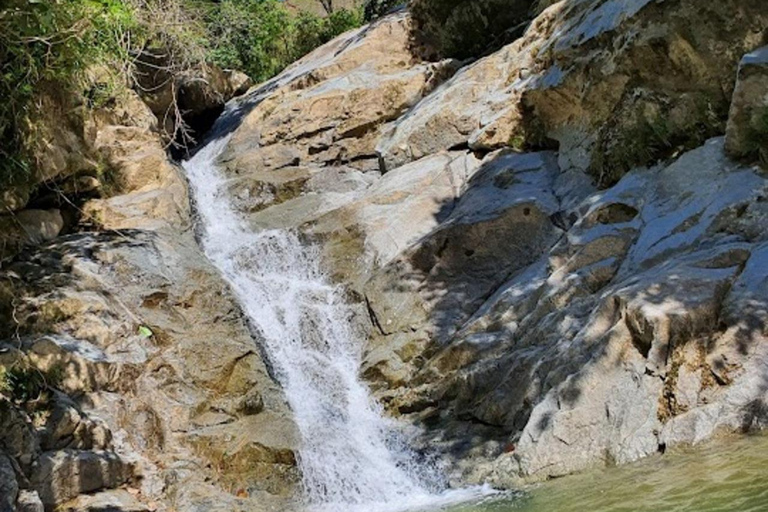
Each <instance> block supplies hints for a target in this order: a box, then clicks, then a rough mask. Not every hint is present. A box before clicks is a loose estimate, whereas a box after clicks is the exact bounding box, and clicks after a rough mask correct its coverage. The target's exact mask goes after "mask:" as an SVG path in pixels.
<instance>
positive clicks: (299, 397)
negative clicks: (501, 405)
mask: <svg viewBox="0 0 768 512" xmlns="http://www.w3.org/2000/svg"><path fill="white" fill-rule="evenodd" d="M227 140H228V139H227V138H226V137H224V138H221V139H219V140H215V141H213V142H211V143H209V144H208V145H207V146H206V147H204V148H202V149H201V150H200V151H199V152H198V153H197V154H196V155H195V156H194V157H193V158H192V159H190V160H189V161H187V162H186V163H185V164H184V168H185V169H186V171H187V175H188V178H189V181H190V183H191V186H192V189H193V193H194V196H195V199H196V202H197V208H198V213H199V216H200V219H201V220H202V225H203V230H204V233H203V236H202V245H203V249H204V250H205V252H206V254H207V256H208V258H209V259H210V260H211V261H212V262H213V264H214V265H216V266H217V267H218V268H219V270H220V271H221V272H222V274H223V275H224V277H225V278H226V279H227V280H228V281H229V283H230V285H231V286H232V288H233V289H234V290H235V293H236V294H237V296H238V298H239V300H240V302H241V304H242V306H243V309H244V310H245V312H246V314H247V315H248V316H249V317H250V319H251V321H252V322H253V324H254V325H255V326H256V328H257V329H258V330H259V331H260V333H261V335H262V339H263V343H264V345H265V349H266V351H267V353H268V356H269V358H270V361H271V363H272V364H273V366H274V367H275V370H276V373H277V377H278V379H279V381H280V384H281V385H282V386H283V389H284V391H285V394H286V396H287V398H288V402H289V404H290V406H291V409H292V410H293V413H294V415H295V421H296V423H297V425H298V427H299V430H300V432H301V436H302V446H301V447H300V451H299V464H300V469H301V472H302V475H303V486H304V492H305V496H306V498H307V501H308V503H309V505H310V506H311V507H312V508H313V509H320V510H333V511H354V510H360V511H361V512H362V511H365V512H373V511H381V510H405V509H414V508H419V507H423V506H426V505H428V504H433V505H434V504H436V503H437V502H445V501H455V498H456V496H455V495H452V494H450V493H449V495H446V494H442V495H439V494H437V492H438V490H439V487H440V486H439V484H438V482H439V479H438V478H436V476H435V475H436V473H437V472H436V471H434V469H433V468H431V467H430V465H429V464H424V463H421V464H419V463H417V462H416V461H415V457H414V454H413V453H412V452H411V451H410V450H409V449H408V448H407V445H406V443H404V442H403V441H402V439H400V437H399V436H398V432H397V429H396V428H394V424H393V423H392V422H391V421H390V420H387V419H386V418H384V416H383V415H382V414H381V411H380V409H379V407H378V406H377V405H376V404H375V402H373V400H371V398H370V396H369V393H368V389H367V388H366V386H365V385H364V384H363V383H361V382H360V380H359V379H358V371H359V369H360V360H361V346H360V345H361V344H360V343H359V341H358V340H355V338H354V336H353V333H352V329H351V327H350V315H351V310H350V308H349V307H348V306H347V305H346V304H345V303H344V301H343V299H342V297H341V294H340V291H339V289H337V287H335V286H332V285H331V284H329V283H328V281H327V279H326V278H325V276H324V275H323V273H322V271H321V270H320V268H319V263H318V255H317V253H316V250H314V248H312V247H306V246H304V245H302V244H301V243H300V241H299V240H298V237H297V236H296V235H295V234H293V233H291V232H289V231H265V232H259V233H254V232H253V231H252V230H250V229H249V228H248V226H247V223H246V222H245V221H244V219H242V218H241V217H240V216H239V215H238V214H237V213H236V212H235V211H234V209H233V208H232V207H231V204H230V199H229V197H228V194H227V192H226V187H225V185H226V179H225V178H224V177H223V176H222V175H221V173H220V172H219V171H218V169H217V168H216V165H215V164H216V159H217V158H218V156H219V155H220V153H221V151H222V150H223V148H224V147H225V146H226V143H227Z"/></svg>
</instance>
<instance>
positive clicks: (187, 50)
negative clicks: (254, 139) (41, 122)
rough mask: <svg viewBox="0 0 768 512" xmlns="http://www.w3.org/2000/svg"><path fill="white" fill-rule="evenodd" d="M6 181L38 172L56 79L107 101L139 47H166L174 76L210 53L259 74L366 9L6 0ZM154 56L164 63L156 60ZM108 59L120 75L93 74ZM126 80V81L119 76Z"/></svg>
mask: <svg viewBox="0 0 768 512" xmlns="http://www.w3.org/2000/svg"><path fill="white" fill-rule="evenodd" d="M0 2H2V7H0V98H2V101H0V187H2V188H5V187H8V186H12V185H15V184H21V183H24V182H27V181H30V179H31V178H32V175H33V169H32V164H31V163H30V161H29V160H30V158H29V155H28V154H26V153H27V148H28V147H29V146H30V144H29V143H30V139H31V138H34V137H35V130H34V129H33V128H34V123H35V118H36V117H39V116H37V112H36V110H35V109H36V104H37V102H36V101H35V99H36V97H37V95H39V94H40V92H41V90H42V89H44V88H45V87H46V84H47V85H48V86H49V87H50V88H52V89H53V90H60V89H61V88H68V89H70V91H71V92H75V93H78V94H82V96H83V99H84V104H85V105H86V106H88V107H90V108H102V107H104V106H106V105H108V104H109V101H110V99H111V98H112V97H114V95H115V94H116V90H115V89H117V88H119V87H125V85H126V84H127V83H129V82H131V79H134V80H133V82H134V83H136V82H137V80H135V79H136V75H135V74H134V72H135V69H136V67H135V65H136V58H137V56H138V58H139V59H141V58H142V57H141V56H142V55H146V54H153V55H161V56H162V59H163V60H162V63H161V65H162V67H163V71H164V72H165V73H167V74H168V75H169V76H171V77H172V76H174V75H176V74H180V73H184V72H186V71H188V70H190V69H194V68H199V67H200V66H202V65H204V63H205V61H208V62H213V63H216V64H218V65H220V66H222V67H225V68H234V69H239V70H241V71H244V72H246V73H248V74H249V75H251V77H252V78H253V79H254V80H256V81H263V80H266V79H268V78H271V77H272V76H274V75H275V74H277V73H278V72H280V71H281V70H282V69H283V68H285V67H286V66H287V65H288V64H290V63H291V62H293V61H294V60H296V59H298V58H299V57H301V56H302V55H304V54H305V53H307V52H309V51H311V50H312V49H314V48H315V47H317V46H318V45H320V44H323V43H325V42H327V41H328V40H330V39H332V38H333V37H335V36H336V35H338V34H340V33H341V32H344V31H346V30H348V29H350V28H352V27H355V26H358V25H360V23H361V22H362V14H361V13H359V12H357V11H349V10H344V9H341V10H338V11H336V12H334V13H333V14H331V15H330V16H328V17H327V18H320V17H317V16H314V15H311V14H296V13H294V12H291V11H289V10H288V8H287V7H286V6H285V4H284V3H283V2H281V1H279V0H221V1H220V2H214V1H211V0H0ZM150 64H151V65H154V63H150ZM100 65H101V66H103V68H105V69H108V70H109V71H110V72H111V73H113V74H114V75H115V76H117V77H118V78H117V80H115V83H109V82H108V83H96V84H93V83H88V81H87V71H89V70H91V69H94V67H96V66H100ZM118 82H119V84H117V83H118Z"/></svg>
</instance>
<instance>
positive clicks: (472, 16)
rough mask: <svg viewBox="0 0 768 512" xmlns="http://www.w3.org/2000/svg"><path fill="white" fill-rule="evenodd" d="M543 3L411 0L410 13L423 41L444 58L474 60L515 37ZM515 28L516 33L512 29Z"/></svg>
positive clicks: (526, 0) (540, 0) (543, 0)
mask: <svg viewBox="0 0 768 512" xmlns="http://www.w3.org/2000/svg"><path fill="white" fill-rule="evenodd" d="M550 3H551V2H548V1H547V0H413V1H412V2H411V12H412V13H413V18H414V21H415V23H416V26H417V27H418V29H419V30H420V31H421V33H422V34H423V37H424V38H425V39H426V42H427V43H429V44H430V45H431V46H433V47H434V48H435V49H436V50H437V51H438V52H439V53H440V54H441V55H442V56H444V57H455V58H460V59H465V58H470V57H477V56H478V55H481V54H483V53H484V52H486V51H487V50H488V49H489V48H493V47H496V46H499V45H500V44H501V43H503V42H504V41H506V40H507V39H509V38H513V37H515V36H516V35H519V32H520V31H521V30H522V28H523V27H524V26H525V24H526V22H527V21H528V20H530V19H531V18H532V17H533V16H532V14H533V12H534V11H538V10H540V9H542V8H543V7H546V6H547V5H548V4H550ZM516 29H517V30H516Z"/></svg>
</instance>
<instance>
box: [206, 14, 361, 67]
mask: <svg viewBox="0 0 768 512" xmlns="http://www.w3.org/2000/svg"><path fill="white" fill-rule="evenodd" d="M361 23H362V13H361V12H360V11H351V10H347V9H341V10H337V11H335V12H333V13H332V14H331V15H330V16H328V17H319V16H316V15H314V14H311V13H308V12H300V13H294V12H292V11H290V10H289V9H288V8H287V7H286V6H285V4H284V3H283V2H280V1H278V0H222V1H221V2H220V3H218V4H216V5H215V6H212V7H211V8H210V9H208V11H207V13H206V23H205V24H206V26H207V28H208V42H209V46H210V57H211V60H212V61H213V62H214V63H215V64H218V65H219V66H221V67H224V68H234V69H238V70H240V71H244V72H245V73H247V74H248V75H250V76H251V78H253V79H254V80H255V81H256V82H261V81H264V80H267V79H269V78H272V77H273V76H275V75H276V74H277V73H279V72H280V71H282V70H283V69H284V68H285V67H286V66H288V65H289V64H291V63H292V62H294V61H295V60H297V59H299V58H301V57H302V56H304V55H305V54H307V53H308V52H310V51H312V50H313V49H315V48H317V47H318V46H320V45H322V44H324V43H326V42H328V41H330V40H331V39H333V38H334V37H336V36H337V35H339V34H341V33H343V32H345V31H347V30H350V29H351V28H354V27H357V26H359V25H360V24H361Z"/></svg>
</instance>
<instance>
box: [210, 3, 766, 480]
mask: <svg viewBox="0 0 768 512" xmlns="http://www.w3.org/2000/svg"><path fill="white" fill-rule="evenodd" d="M734 16H736V19H739V20H741V21H739V22H735V23H734V22H731V21H730V20H732V19H734V18H733V17H734ZM725 19H728V20H729V21H728V22H724V21H723V20H725ZM717 20H721V21H723V22H722V23H721V21H717ZM407 23H408V19H407V15H403V14H401V15H398V16H394V17H390V18H387V19H386V20H384V21H383V22H380V23H378V24H376V25H374V26H373V27H371V28H369V29H366V30H364V31H362V32H360V33H356V34H352V35H348V36H347V38H346V39H342V40H338V41H337V42H336V43H335V44H336V45H338V46H337V47H334V48H332V47H329V48H326V49H323V50H320V51H319V52H317V53H316V54H314V55H312V56H310V57H308V58H307V59H306V60H305V61H304V62H302V63H300V64H299V65H298V66H297V67H296V68H295V69H294V70H293V71H294V74H293V75H292V74H291V73H289V74H286V75H284V77H283V79H282V81H277V82H275V83H273V84H272V86H271V87H267V88H262V89H260V90H258V91H254V92H252V93H251V96H250V97H249V98H248V99H247V100H245V101H244V102H243V103H242V105H243V107H242V108H243V109H244V110H248V109H246V108H245V105H247V104H248V103H250V104H252V105H256V106H255V107H253V108H252V109H250V110H248V111H247V113H245V114H244V118H243V121H242V123H240V124H239V125H238V126H237V127H235V128H234V132H233V135H232V140H231V142H230V148H229V151H228V152H227V154H226V156H225V158H224V161H223V163H224V165H226V167H227V168H228V169H229V171H230V172H231V173H232V176H233V179H232V183H233V185H232V186H233V193H234V194H235V196H236V198H237V201H238V204H239V205H240V207H241V211H242V212H244V213H248V214H250V218H251V219H252V223H253V225H254V228H255V229H261V228H271V227H281V228H293V229H298V230H300V231H301V232H302V233H304V235H305V236H306V237H307V239H308V240H310V241H314V242H316V243H319V244H321V247H322V250H323V257H324V258H325V262H326V265H327V268H328V270H329V272H331V273H332V274H333V275H334V277H335V278H336V279H337V280H338V281H339V282H341V283H344V284H345V285H346V286H347V287H348V289H349V291H350V297H351V300H358V301H360V302H362V303H364V304H365V305H366V308H367V309H368V313H369V317H370V323H371V337H370V341H369V344H368V348H367V351H366V361H365V376H366V377H367V378H368V379H369V381H370V382H371V386H372V387H373V388H374V389H376V390H377V393H378V396H379V397H380V398H381V399H382V400H383V401H384V402H385V403H386V404H387V407H388V408H389V410H390V411H391V412H392V413H393V414H398V415H402V416H405V417H407V418H409V419H411V420H413V421H416V422H417V423H419V424H421V425H423V426H424V427H425V429H426V434H425V442H428V443H429V444H431V445H432V446H438V447H439V448H440V449H441V450H443V452H444V453H446V454H447V457H448V458H449V459H450V460H452V461H453V462H454V463H455V465H454V468H455V470H456V471H455V473H454V477H455V478H456V480H457V482H480V481H491V482H494V483H496V484H498V485H504V486H506V485H514V483H515V482H517V481H520V480H521V479H523V480H529V479H541V478H547V477H552V476H560V475H563V474H566V473H569V472H572V471H575V470H579V469H583V468H586V467H589V466H592V465H595V464H613V463H625V462H629V461H632V460H636V459H638V458H640V457H643V456H646V455H648V454H651V453H655V452H657V451H663V450H665V449H666V448H667V447H669V446H673V445H676V444H681V443H695V442H698V441H701V440H703V439H705V438H708V437H711V436H712V435H714V434H715V433H716V432H721V431H740V430H749V429H752V428H759V427H761V426H762V425H763V424H764V422H765V421H766V416H765V406H764V400H765V398H766V397H765V393H766V389H767V388H766V384H765V383H766V366H765V364H766V359H765V357H766V345H765V332H766V331H765V322H764V319H762V318H763V316H764V314H765V306H766V300H767V299H768V296H766V293H767V290H766V277H767V276H766V273H765V271H764V270H759V269H761V268H764V267H765V264H766V261H765V255H764V252H765V243H766V236H768V235H767V234H766V231H765V228H764V227H763V226H764V225H765V222H766V209H765V208H764V203H765V196H766V191H768V189H767V188H766V185H768V183H767V182H766V180H765V174H764V171H762V170H760V168H759V167H757V166H752V165H750V164H748V163H738V162H736V161H732V160H730V158H729V157H728V156H726V151H725V148H724V146H725V142H724V139H723V138H721V137H717V136H715V135H717V134H722V133H724V131H725V125H726V120H727V118H728V115H727V112H728V110H729V106H730V105H731V97H732V94H733V92H734V90H736V91H745V90H748V89H749V90H752V91H754V89H752V87H756V88H760V86H752V85H749V84H751V83H758V82H759V76H760V75H759V73H758V72H754V71H748V70H742V72H741V73H740V74H739V73H737V69H738V67H739V61H740V60H741V56H742V54H744V53H746V52H748V51H750V50H752V49H753V48H755V47H757V46H759V45H760V44H761V43H762V42H763V40H764V37H765V34H764V27H765V26H766V19H765V14H764V12H762V9H761V8H760V7H759V6H758V5H757V3H752V2H731V3H726V4H719V5H718V6H716V7H713V6H710V7H707V8H705V9H701V6H700V5H698V4H695V3H693V2H685V1H680V2H624V3H618V2H595V1H591V2H590V1H565V2H559V3H557V4H555V5H553V6H552V7H551V8H549V9H547V10H546V11H545V12H544V13H543V14H542V15H541V16H540V17H539V18H537V19H536V20H535V21H534V22H533V23H532V24H531V26H530V27H529V29H528V31H527V32H526V34H525V35H524V36H523V38H522V39H520V40H518V41H517V42H515V43H513V44H511V45H509V46H507V47H506V48H503V49H502V50H500V51H499V52H497V53H494V54H492V55H490V56H488V57H486V58H484V59H482V60H479V61H477V62H474V63H471V64H469V65H467V66H465V67H463V68H461V69H459V71H458V72H457V73H455V75H454V76H453V77H449V78H447V80H446V81H445V82H444V83H442V84H440V85H438V86H437V88H436V89H435V90H434V91H430V89H432V87H429V88H427V89H425V88H424V85H423V84H424V78H423V76H424V75H423V70H425V69H429V68H425V65H424V64H423V63H420V62H419V61H418V60H416V61H414V60H413V57H410V55H413V52H412V50H411V49H409V48H408V46H407V44H408V40H407V39H405V37H404V36H405V33H406V31H405V30H404V29H403V28H402V27H403V25H404V24H407ZM714 27H717V28H716V29H715V28H714ZM711 31H714V32H711ZM715 32H716V33H715ZM380 34H386V35H387V36H388V44H389V45H391V47H393V48H394V50H391V51H389V52H388V53H387V55H386V58H379V57H377V55H378V53H377V50H376V49H377V48H378V44H379V43H378V39H379V38H380V37H382V36H381V35H380ZM393 41H400V42H395V43H393ZM401 45H402V46H401ZM401 47H402V50H398V48H401ZM359 52H365V55H368V56H369V57H370V58H368V59H366V60H365V61H363V62H361V61H359V60H358V57H357V55H358V54H359ZM369 52H370V53H369ZM398 52H401V53H402V56H401V55H400V53H398ZM755 55H758V56H759V55H760V53H759V52H758V53H756V54H755ZM329 59H330V60H329ZM756 60H758V59H757V58H756V57H754V58H752V57H751V58H747V59H745V62H746V63H747V64H749V65H755V64H754V62H755V61H756ZM432 66H439V67H440V69H441V70H444V71H443V72H441V73H440V74H439V76H440V77H446V75H447V74H448V73H450V71H451V70H453V69H455V64H453V63H450V62H444V63H438V64H433V65H432ZM745 66H746V64H742V68H744V67H745ZM402 69H405V70H407V71H402ZM404 76H408V77H409V78H407V79H406V83H402V82H400V80H402V79H403V78H404ZM737 76H741V77H742V79H741V80H746V79H747V78H745V77H749V78H748V79H749V80H750V82H749V83H747V84H742V81H739V84H738V85H737ZM394 81H397V82H394ZM393 83H402V90H403V91H409V90H412V88H414V87H418V94H416V95H415V96H414V95H410V94H409V93H405V96H403V97H406V96H407V97H408V98H409V99H408V100H407V101H405V102H404V103H403V104H402V105H401V104H400V102H387V101H382V98H385V97H387V94H389V91H391V90H394V89H392V84H393ZM759 83H762V82H759ZM413 90H416V89H413ZM760 91H761V92H760V93H759V94H758V93H755V92H747V93H739V92H737V97H739V98H740V97H741V96H742V95H744V96H748V97H749V98H751V99H750V100H739V103H738V104H737V105H736V106H734V107H733V110H732V111H733V112H735V113H736V115H737V116H738V113H739V112H743V110H742V107H739V106H738V105H739V104H742V103H743V104H745V107H743V108H744V109H751V110H749V111H750V112H751V111H752V110H754V109H755V108H758V107H751V106H747V105H749V104H750V102H753V101H757V102H758V103H760V102H763V101H764V99H763V96H764V93H765V91H764V90H763V88H760ZM369 102H372V104H371V103H369ZM760 104H762V103H760ZM249 108H250V107H249ZM361 110H362V111H364V115H355V116H353V117H352V118H351V120H355V121H359V123H358V125H360V127H359V128H356V129H350V128H347V126H348V124H349V123H350V117H349V116H348V114H349V112H358V111H361ZM289 112H290V113H289ZM742 117H749V115H747V114H742ZM361 120H362V121H361ZM363 121H364V122H363ZM731 123H733V124H735V125H736V126H743V125H744V122H743V121H738V119H736V118H733V117H732V119H731ZM275 130H278V131H277V132H276V131H275ZM736 130H737V129H732V130H731V132H729V137H728V145H729V146H730V145H733V144H734V137H736V135H732V134H731V133H732V132H733V133H735V132H736ZM713 136H714V137H713ZM292 140H293V141H297V142H293V143H291V142H290V141H292ZM372 148H375V151H373V150H372ZM537 149H538V150H537ZM732 153H733V152H732ZM733 154H735V153H733ZM246 155H248V157H247V158H246ZM278 155H279V157H278ZM374 155H376V156H377V157H378V164H379V165H378V166H373V165H372V164H373V163H374V159H373V156H374ZM638 165H644V166H642V167H638ZM747 304H750V306H749V307H747V306H746V305H747Z"/></svg>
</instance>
